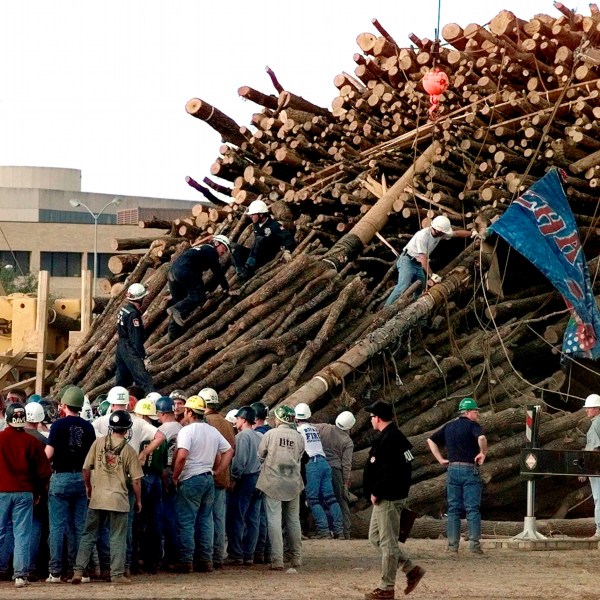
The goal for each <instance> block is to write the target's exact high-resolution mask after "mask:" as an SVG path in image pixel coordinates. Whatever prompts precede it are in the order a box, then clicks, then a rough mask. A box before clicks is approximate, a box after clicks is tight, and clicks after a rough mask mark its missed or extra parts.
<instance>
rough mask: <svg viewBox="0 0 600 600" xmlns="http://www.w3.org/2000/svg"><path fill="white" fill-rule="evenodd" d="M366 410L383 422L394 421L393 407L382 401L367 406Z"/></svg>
mask: <svg viewBox="0 0 600 600" xmlns="http://www.w3.org/2000/svg"><path fill="white" fill-rule="evenodd" d="M364 410H366V411H368V412H370V413H371V414H372V415H374V416H375V417H379V418H380V419H382V420H383V421H391V420H392V419H393V411H392V405H391V404H388V403H387V402H383V401H382V400H378V401H377V402H373V404H369V406H365V408H364Z"/></svg>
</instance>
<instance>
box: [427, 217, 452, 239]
mask: <svg viewBox="0 0 600 600" xmlns="http://www.w3.org/2000/svg"><path fill="white" fill-rule="evenodd" d="M431 227H433V228H434V229H435V230H436V231H441V232H442V233H445V234H446V235H450V234H451V233H452V225H450V219H449V218H448V217H445V216H444V215H439V216H437V217H436V218H435V219H433V221H431Z"/></svg>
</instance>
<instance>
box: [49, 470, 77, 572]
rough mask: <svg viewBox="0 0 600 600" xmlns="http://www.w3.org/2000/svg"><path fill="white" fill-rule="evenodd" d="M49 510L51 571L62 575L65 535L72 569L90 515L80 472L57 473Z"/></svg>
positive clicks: (52, 478)
mask: <svg viewBox="0 0 600 600" xmlns="http://www.w3.org/2000/svg"><path fill="white" fill-rule="evenodd" d="M48 512H49V517H50V521H49V524H50V534H49V536H48V545H49V547H50V563H49V566H50V573H51V574H52V575H55V576H57V575H60V574H61V572H62V569H63V564H62V558H63V545H64V538H65V534H66V536H67V543H68V548H69V568H70V569H72V568H73V567H74V565H75V558H76V556H77V550H78V549H79V543H80V541H81V536H82V535H83V529H84V527H85V519H86V516H87V495H86V493H85V483H84V482H83V475H82V474H81V473H54V475H52V477H51V478H50V488H49V490H48Z"/></svg>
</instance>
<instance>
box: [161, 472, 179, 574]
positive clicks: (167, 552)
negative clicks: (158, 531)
mask: <svg viewBox="0 0 600 600" xmlns="http://www.w3.org/2000/svg"><path fill="white" fill-rule="evenodd" d="M167 477H168V479H167V484H166V486H165V489H164V490H163V515H162V518H163V527H162V529H163V540H164V563H165V564H167V565H172V564H174V563H175V562H176V561H177V553H178V551H179V550H178V549H179V541H178V538H177V524H176V517H177V509H176V507H175V503H176V501H177V491H176V490H175V486H174V485H173V481H172V479H171V474H170V473H169V474H168V475H167Z"/></svg>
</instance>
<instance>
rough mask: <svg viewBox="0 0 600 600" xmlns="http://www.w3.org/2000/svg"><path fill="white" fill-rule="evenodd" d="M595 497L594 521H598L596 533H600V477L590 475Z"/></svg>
mask: <svg viewBox="0 0 600 600" xmlns="http://www.w3.org/2000/svg"><path fill="white" fill-rule="evenodd" d="M588 479H589V480H590V487H591V488H592V497H593V498H594V521H595V522H596V533H600V477H588Z"/></svg>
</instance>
